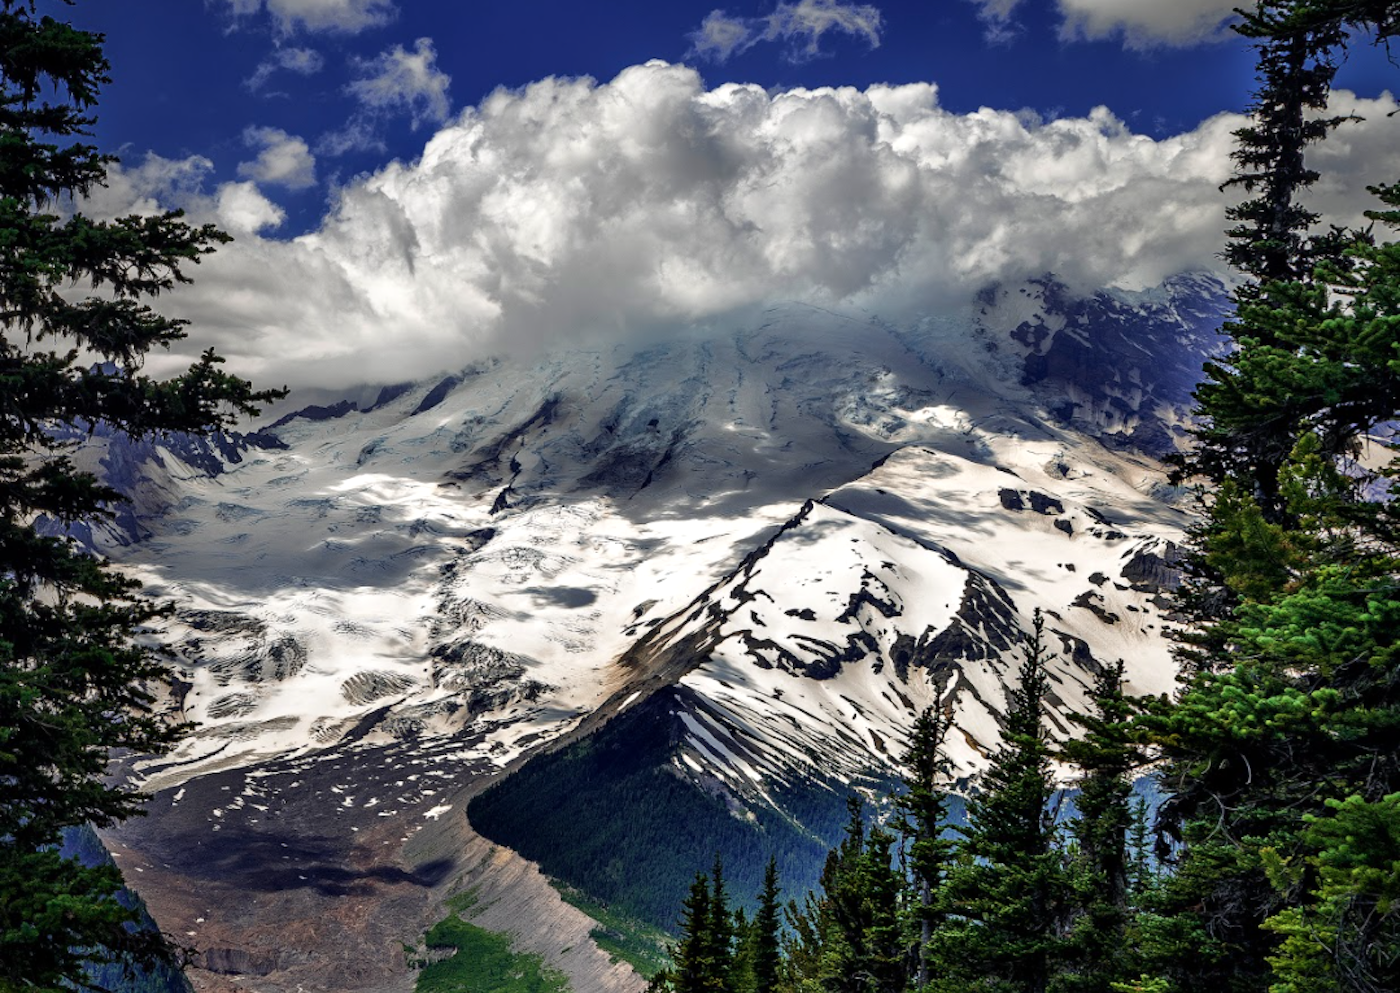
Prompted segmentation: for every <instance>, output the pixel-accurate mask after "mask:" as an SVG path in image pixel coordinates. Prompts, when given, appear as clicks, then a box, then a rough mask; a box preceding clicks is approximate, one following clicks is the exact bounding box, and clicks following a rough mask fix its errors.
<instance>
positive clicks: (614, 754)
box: [468, 694, 845, 930]
mask: <svg viewBox="0 0 1400 993" xmlns="http://www.w3.org/2000/svg"><path fill="white" fill-rule="evenodd" d="M667 702H668V701H667V699H666V698H665V694H658V695H657V696H656V697H653V698H652V700H650V701H647V702H646V703H643V704H639V705H637V706H636V707H635V708H633V709H632V710H630V711H628V712H627V713H624V714H622V715H621V716H619V717H617V718H616V719H614V720H613V721H611V722H610V723H609V724H608V725H607V726H605V727H604V728H603V729H602V730H601V731H600V732H598V733H597V734H596V735H594V736H592V737H590V738H588V739H585V740H584V741H581V742H576V743H575V744H573V745H570V746H569V747H567V748H564V749H561V750H560V751H558V752H555V753H552V754H545V755H541V756H539V757H537V758H535V759H533V760H532V761H530V762H529V763H527V764H526V765H525V766H524V767H523V768H521V769H520V770H519V771H518V772H516V773H515V774H514V775H512V776H509V777H508V778H506V779H505V780H504V781H503V782H501V783H499V784H497V785H496V786H493V787H492V788H491V789H489V790H487V791H485V792H484V793H482V794H481V795H480V796H478V797H476V798H475V799H474V800H473V801H472V803H471V807H470V808H469V812H468V816H469V817H470V819H471V822H472V825H473V827H475V828H476V829H477V830H478V831H480V832H481V834H482V835H484V836H485V837H487V838H490V839H491V840H492V841H495V842H497V843H499V844H502V845H508V846H509V847H511V848H513V849H515V850H516V851H518V852H520V853H521V854H522V855H524V856H525V857H526V858H529V859H532V860H534V861H536V862H538V863H539V864H540V867H541V869H543V871H544V872H545V873H546V874H547V875H549V876H550V877H551V878H554V879H558V880H561V881H562V882H564V883H565V884H567V885H568V886H570V887H572V888H574V889H575V890H578V891H581V892H583V893H587V894H589V895H590V897H591V898H592V899H593V900H594V901H595V902H596V903H597V904H599V905H605V906H607V907H608V908H609V909H610V910H611V911H612V912H614V913H618V914H621V915H624V916H628V917H635V918H638V919H640V920H642V921H645V922H647V923H648V924H650V925H652V926H654V927H658V928H662V929H668V930H669V929H671V928H673V927H674V926H675V924H676V921H677V919H678V917H679V915H680V912H681V899H680V898H681V896H682V895H683V894H684V893H685V892H686V889H687V887H688V886H689V883H690V881H691V880H692V879H693V878H694V876H695V873H696V872H697V871H698V870H700V869H702V868H704V867H705V866H707V865H708V864H709V863H710V862H711V861H712V860H713V858H714V856H715V854H716V853H718V854H719V855H720V856H721V857H722V858H723V860H724V864H725V866H726V867H727V868H728V871H729V873H730V882H731V883H732V884H733V885H734V887H735V889H736V891H737V892H739V893H742V894H745V899H748V895H751V894H755V893H757V892H758V890H759V888H760V886H761V885H762V881H763V872H764V867H765V866H766V865H767V863H768V860H769V857H770V856H776V857H777V859H778V869H779V872H780V873H781V874H782V877H783V879H785V880H787V881H788V885H790V886H793V887H800V888H806V887H809V886H812V885H815V883H816V871H815V868H819V867H820V865H821V862H822V858H823V857H824V855H825V852H826V850H827V849H828V848H829V847H830V846H831V844H832V843H833V842H834V841H835V840H836V839H837V838H839V837H840V835H841V830H842V827H843V825H844V822H845V798H844V787H842V791H841V792H838V791H837V790H836V789H827V788H823V787H822V786H812V787H808V788H806V789H805V790H804V791H803V792H797V791H795V790H794V791H789V792H788V793H786V794H784V795H781V796H776V797H775V800H776V801H777V803H778V805H779V807H781V808H782V810H783V811H784V813H780V812H779V811H778V810H775V809H773V808H771V807H767V806H764V805H754V806H753V807H752V808H751V809H750V811H749V815H750V816H744V815H742V814H741V815H739V816H736V814H735V813H734V812H732V811H731V810H730V808H729V807H728V806H727V805H726V803H725V802H724V800H722V799H721V798H719V797H716V796H712V795H709V794H706V793H702V792H700V791H699V790H697V789H695V787H694V786H692V785H691V784H690V783H689V782H688V781H687V780H685V779H683V778H682V777H681V776H679V775H677V774H676V773H675V771H674V769H673V768H672V766H671V760H672V757H673V755H674V753H675V747H676V742H675V741H674V740H673V739H672V737H671V736H672V734H673V733H674V725H673V723H672V720H673V719H672V718H671V716H670V713H669V708H668V706H667ZM560 838H568V839H569V844H568V845H560V844H558V839H560Z"/></svg>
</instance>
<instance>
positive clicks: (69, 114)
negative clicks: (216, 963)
mask: <svg viewBox="0 0 1400 993" xmlns="http://www.w3.org/2000/svg"><path fill="white" fill-rule="evenodd" d="M107 72H108V63H107V61H106V59H105V58H104V57H103V53H102V38H101V37H100V36H99V35H95V34H92V33H90V32H85V31H81V30H79V29H77V28H75V27H73V26H72V25H70V24H67V23H64V22H62V21H59V20H56V19H54V18H53V17H50V16H41V15H40V14H39V12H38V10H37V9H36V5H35V4H33V3H31V2H26V0H0V146H2V147H3V155H0V988H5V989H12V988H25V989H30V988H34V989H58V988H60V987H61V986H62V985H63V984H65V983H76V982H81V979H82V976H83V968H84V964H83V963H84V959H90V960H91V961H93V962H95V963H128V964H135V963H141V964H151V963H153V962H156V961H159V960H167V959H169V958H170V953H169V950H168V949H167V948H166V946H165V945H164V943H163V941H162V940H161V938H160V936H159V935H158V934H154V933H152V932H150V931H143V930H133V929H129V928H128V925H131V924H134V922H135V920H136V915H135V911H134V910H131V909H128V908H125V907H123V906H122V905H121V904H120V903H118V902H117V901H116V900H115V899H113V895H114V894H115V893H116V891H117V890H118V888H119V886H120V875H119V873H118V872H117V871H116V870H115V869H114V868H112V867H110V866H98V867H93V868H84V867H83V866H81V865H79V864H78V863H77V862H74V861H72V860H65V859H62V858H61V857H60V856H59V854H58V851H57V848H56V845H57V843H58V841H59V837H60V833H61V832H62V830H63V829H64V828H65V827H69V826H73V825H80V824H83V823H91V824H94V825H96V826H98V827H105V826H107V825H110V824H112V823H114V822H115V821H118V820H120V819H122V818H124V817H128V816H130V815H131V814H133V813H136V812H138V811H139V809H140V804H141V801H142V797H141V795H140V794H138V793H136V792H134V791H132V790H130V789H128V788H125V787H122V786H119V785H113V784H110V783H108V782H107V781H106V780H105V779H104V774H105V772H106V767H107V761H108V756H109V754H110V752H111V751H112V750H113V749H125V750H129V751H133V752H160V751H163V750H165V749H168V748H169V747H170V746H171V744H172V743H173V742H174V741H175V740H176V738H177V737H178V736H179V735H180V733H181V732H182V730H183V729H182V728H180V727H178V726H175V725H172V724H171V723H169V722H168V721H166V720H165V719H163V718H162V717H160V716H159V715H157V714H155V713H153V712H152V705H153V704H154V702H155V697H154V695H153V693H152V690H151V687H152V686H153V685H155V684H158V683H160V682H161V681H162V680H164V679H165V678H166V676H167V670H166V667H165V665H164V664H163V663H162V662H161V661H160V660H159V659H158V658H157V657H156V656H155V655H153V654H152V653H151V652H150V651H148V650H146V649H144V648H142V647H140V646H138V645H137V644H135V643H134V642H133V635H134V634H135V633H136V632H137V631H138V630H142V629H145V628H147V627H148V626H149V625H150V624H151V623H152V622H154V621H156V620H158V619H159V618H160V617H161V616H162V615H163V613H164V611H163V609H162V608H160V607H158V606H156V605H155V604H153V603H151V602H149V601H147V600H144V599H142V598H141V597H140V595H139V593H138V584H136V583H135V582H133V581H131V580H129V579H127V578H125V577H123V576H122V575H121V574H119V573H117V572H116V571H114V570H113V569H111V568H110V567H109V566H108V565H107V564H106V563H105V562H103V561H101V560H99V559H97V558H94V557H92V556H91V555H88V554H86V553H84V552H83V551H82V550H81V549H79V547H78V546H77V545H76V544H75V543H74V542H72V541H70V540H66V539H64V538H61V537H54V536H52V535H51V534H48V533H40V531H38V530H36V524H37V523H39V522H49V523H51V524H55V525H57V526H59V527H62V526H64V525H69V524H73V523H75V522H78V521H90V520H94V519H97V518H101V517H102V516H104V515H107V514H110V513H111V510H110V508H111V505H112V504H113V503H115V502H117V501H118V500H120V499H121V498H120V495H119V494H117V493H116V492H114V491H112V490H111V489H109V488H107V487H104V486H103V485H101V484H100V483H99V481H98V480H97V479H96V478H94V477H93V476H92V475H91V474H89V473H86V472H83V471H80V470H79V469H78V468H77V467H76V466H75V465H74V463H73V462H72V461H71V460H70V458H69V457H68V455H67V454H66V451H67V449H69V448H70V447H71V443H70V442H69V441H68V440H66V437H65V432H66V433H67V436H68V437H72V436H74V435H77V436H80V435H81V433H82V432H84V431H86V432H89V433H90V432H92V431H93V430H94V429H95V426H96V425H98V424H105V425H107V426H108V427H110V428H111V429H113V430H115V431H118V432H125V433H126V434H128V435H131V436H133V437H140V436H146V435H151V434H154V433H159V432H193V433H209V432H213V431H217V430H219V429H221V428H222V427H224V426H225V425H227V424H228V423H229V422H230V420H231V418H232V417H234V416H236V415H238V414H240V413H243V412H251V411H253V410H254V405H255V404H256V403H258V402H261V401H263V400H267V399H271V398H272V396H273V394H270V393H261V394H260V393H255V392H254V391H253V390H252V389H251V388H250V387H249V385H248V384H247V383H246V382H244V381H242V380H240V379H237V378H234V377H231V376H229V375H227V374H225V373H223V372H221V371H220V370H219V367H218V366H219V362H220V360H219V358H218V357H217V356H215V355H214V354H213V353H212V352H208V353H205V355H204V356H203V357H202V358H201V359H200V360H199V361H198V362H197V363H196V364H195V365H194V366H193V367H192V368H191V369H190V370H189V372H187V373H186V374H185V375H183V376H179V377H177V378H174V379H171V380H166V381H157V380H154V379H152V378H150V377H148V376H146V375H143V374H142V372H141V367H142V363H143V360H144V359H145V357H146V355H147V353H148V352H149V351H150V350H151V349H153V348H157V347H167V346H169V345H170V344H172V343H173V342H175V341H178V340H179V339H180V338H181V337H183V324H184V322H182V321H179V320H174V319H171V318H167V317H163V316H161V315H160V314H158V313H156V312H155V311H154V310H153V309H152V308H151V307H150V305H149V303H148V302H147V301H149V300H150V299H151V298H153V297H156V296H157V295H159V294H160V293H162V292H164V291H166V290H169V289H171V288H172V287H173V286H175V284H177V283H180V282H185V281H187V276H186V273H185V271H184V267H185V266H186V265H187V264H189V263H197V262H198V261H199V260H200V258H201V257H202V256H203V255H205V254H207V253H209V252H210V251H212V250H213V249H214V247H215V246H217V245H218V244H220V243H221V242H223V241H226V240H227V237H226V236H225V235H223V234H222V233H221V232H219V231H217V230H216V229H214V228H212V227H210V226H204V227H192V226H190V225H189V224H187V223H185V222H184V221H183V220H182V219H181V217H180V215H179V214H178V213H166V214H153V215H146V216H131V217H124V218H120V219H118V220H115V221H111V222H96V221H93V220H91V219H89V218H87V217H85V216H83V215H82V214H81V213H75V212H73V211H72V209H71V205H72V203H73V202H75V201H77V202H81V199H82V197H83V196H84V195H86V194H87V193H89V192H90V191H91V190H92V189H93V188H94V187H97V186H100V185H101V184H102V183H103V181H104V177H105V176H106V172H107V169H108V167H109V166H110V165H111V164H112V163H113V162H114V161H115V160H114V159H113V158H112V157H110V156H106V155H103V154H101V153H100V152H98V151H97V150H96V149H95V148H94V147H93V146H91V145H90V144H87V143H86V142H85V141H84V139H85V137H86V136H88V135H89V134H90V133H91V128H92V126H93V118H92V117H91V116H90V112H91V111H92V108H93V107H94V106H95V105H96V102H97V100H98V97H99V95H100V91H101V89H102V87H103V86H104V85H105V84H106V83H107V82H108V76H107ZM74 286H77V287H79V288H80V293H79V294H76V295H75V294H74V293H73V292H72V287H74ZM81 288H87V289H88V290H89V292H88V294H87V295H86V296H83V295H81Z"/></svg>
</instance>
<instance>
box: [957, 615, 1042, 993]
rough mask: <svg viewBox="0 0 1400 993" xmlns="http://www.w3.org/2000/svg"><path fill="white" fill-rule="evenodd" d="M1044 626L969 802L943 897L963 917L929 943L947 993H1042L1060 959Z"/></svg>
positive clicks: (1027, 653)
mask: <svg viewBox="0 0 1400 993" xmlns="http://www.w3.org/2000/svg"><path fill="white" fill-rule="evenodd" d="M1044 634H1045V621H1044V618H1043V617H1042V616H1041V614H1040V612H1039V611H1037V612H1036V615H1035V620H1034V624H1033V627H1032V630H1031V634H1030V637H1029V638H1028V640H1027V644H1026V647H1025V650H1024V658H1023V660H1022V662H1021V665H1020V667H1019V669H1018V672H1017V681H1016V684H1015V685H1014V686H1012V687H1010V688H1009V689H1008V691H1007V703H1008V708H1007V714H1006V724H1005V727H1004V729H1003V732H1002V744H1001V747H1000V748H999V749H998V750H997V751H996V752H995V753H994V754H993V756H992V760H991V764H990V765H989V766H988V768H987V770H986V772H984V773H983V774H982V777H981V779H980V781H979V783H978V789H977V792H975V793H974V794H973V795H972V796H970V797H969V798H968V801H967V824H966V826H965V827H963V828H961V829H960V831H961V832H962V834H963V838H964V840H963V843H962V846H961V850H960V853H959V854H960V858H959V861H958V864H957V866H956V867H955V868H954V869H953V871H952V872H951V873H950V875H949V878H948V883H947V892H948V893H949V898H950V901H951V903H952V905H953V907H954V912H955V913H956V914H957V915H958V916H959V917H960V921H959V923H958V924H957V926H949V927H947V928H945V929H943V931H942V932H941V933H940V934H937V935H936V936H935V940H936V942H937V944H938V946H939V949H940V959H941V960H942V962H944V963H945V964H946V966H947V967H948V968H949V970H950V971H949V972H948V973H947V974H946V975H943V976H937V975H935V976H934V977H933V980H932V983H931V987H930V988H931V989H933V990H937V991H939V993H943V991H947V993H954V991H956V993H968V991H974V990H977V991H981V990H985V991H999V993H1000V991H1005V993H1045V991H1046V990H1047V989H1048V988H1049V984H1050V978H1051V975H1052V973H1053V971H1054V969H1055V967H1056V965H1057V963H1058V960H1059V958H1060V956H1061V953H1062V949H1061V939H1060V933H1061V929H1062V926H1063V918H1064V912H1065V905H1066V899H1067V896H1068V880H1067V878H1066V873H1065V869H1064V865H1063V861H1062V856H1061V853H1060V851H1059V850H1058V848H1057V846H1056V834H1057V831H1056V827H1055V819H1054V815H1053V813H1052V812H1051V811H1050V810H1049V809H1048V808H1049V804H1050V801H1051V799H1052V797H1053V796H1054V793H1055V787H1054V783H1053V781H1052V779H1051V773H1050V758H1051V745H1050V742H1049V735H1048V731H1047V730H1046V726H1045V719H1044V700H1045V696H1046V693H1047V692H1048V690H1049V679H1048V677H1047V675H1046V670H1045V666H1046V662H1047V657H1046V651H1045V643H1044Z"/></svg>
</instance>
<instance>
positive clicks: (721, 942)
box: [708, 853, 735, 993]
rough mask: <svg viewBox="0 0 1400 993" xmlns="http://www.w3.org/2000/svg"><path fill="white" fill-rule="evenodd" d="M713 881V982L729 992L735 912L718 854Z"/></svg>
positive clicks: (711, 889)
mask: <svg viewBox="0 0 1400 993" xmlns="http://www.w3.org/2000/svg"><path fill="white" fill-rule="evenodd" d="M712 875H713V878H714V885H713V886H711V887H710V921H709V926H708V940H709V944H710V948H711V955H712V958H713V961H714V966H713V968H712V972H711V984H712V986H713V987H714V988H715V989H717V990H725V991H726V993H727V991H729V990H730V989H732V986H733V978H734V977H733V972H734V932H735V926H734V915H733V912H732V911H730V909H729V894H728V893H726V892H725V889H724V862H723V861H722V860H721V859H720V857H719V854H718V853H716V854H715V865H714V869H713V870H712Z"/></svg>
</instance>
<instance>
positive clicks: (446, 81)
mask: <svg viewBox="0 0 1400 993" xmlns="http://www.w3.org/2000/svg"><path fill="white" fill-rule="evenodd" d="M354 68H355V71H356V73H357V74H358V77H359V78H358V79H355V80H353V81H352V82H351V83H350V84H349V85H348V86H347V87H346V92H347V93H349V94H350V95H351V96H352V97H354V98H355V100H356V101H357V102H358V103H359V105H360V109H359V110H358V111H357V112H356V113H355V114H354V115H353V116H352V117H351V118H350V120H349V121H347V122H346V123H345V125H344V126H343V127H341V128H339V129H338V130H336V131H333V132H331V133H329V134H327V135H324V136H322V138H321V140H320V143H319V145H318V146H317V147H318V148H319V150H320V151H322V152H324V153H325V154H327V155H342V154H344V153H345V152H347V151H350V150H352V149H373V148H382V147H383V142H382V140H381V139H380V137H379V128H378V124H379V122H380V121H381V120H382V119H383V118H385V117H389V116H394V115H402V116H406V117H408V118H409V119H410V121H411V122H412V124H413V128H414V130H417V129H418V128H419V127H421V126H422V125H423V124H441V123H442V122H444V121H445V120H447V117H448V114H449V113H451V110H452V101H451V99H450V98H449V97H448V95H447V90H448V87H450V86H451V84H452V77H451V76H449V75H447V73H445V72H443V71H442V70H440V69H439V68H438V67H437V49H436V48H434V47H433V40H432V39H431V38H419V39H418V40H417V41H416V42H414V46H413V51H411V52H410V51H408V50H407V49H405V48H404V47H403V46H402V45H395V46H394V47H392V48H390V49H388V50H387V51H384V52H382V53H380V54H379V55H378V56H376V57H375V58H372V59H356V60H354Z"/></svg>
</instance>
